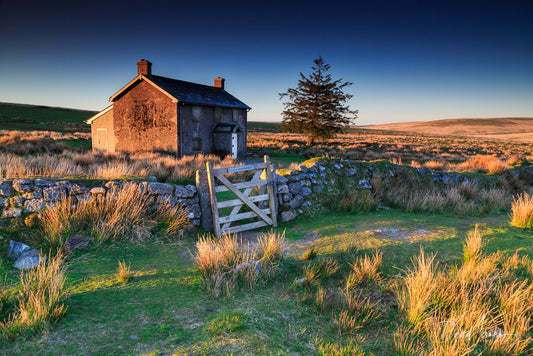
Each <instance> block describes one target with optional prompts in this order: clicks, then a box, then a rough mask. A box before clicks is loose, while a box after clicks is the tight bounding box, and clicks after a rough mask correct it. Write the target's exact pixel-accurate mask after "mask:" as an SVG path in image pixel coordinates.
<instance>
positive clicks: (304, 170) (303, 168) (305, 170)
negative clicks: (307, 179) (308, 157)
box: [300, 166, 309, 173]
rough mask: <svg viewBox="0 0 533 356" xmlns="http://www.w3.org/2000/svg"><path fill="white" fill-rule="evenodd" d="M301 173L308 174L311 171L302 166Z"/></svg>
mask: <svg viewBox="0 0 533 356" xmlns="http://www.w3.org/2000/svg"><path fill="white" fill-rule="evenodd" d="M300 171H302V172H304V173H307V172H308V171H309V169H308V168H307V167H306V166H300Z"/></svg>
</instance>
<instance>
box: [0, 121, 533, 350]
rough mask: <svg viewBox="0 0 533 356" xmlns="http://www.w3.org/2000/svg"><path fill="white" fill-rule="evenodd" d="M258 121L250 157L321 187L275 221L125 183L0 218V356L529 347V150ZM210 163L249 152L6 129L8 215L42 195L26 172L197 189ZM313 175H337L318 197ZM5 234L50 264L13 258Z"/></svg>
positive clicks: (532, 213)
mask: <svg viewBox="0 0 533 356" xmlns="http://www.w3.org/2000/svg"><path fill="white" fill-rule="evenodd" d="M250 126H254V123H250ZM256 127H257V130H254V132H251V133H250V134H249V142H248V147H249V149H250V151H259V152H261V153H266V154H269V155H270V156H271V158H272V159H273V161H275V162H276V163H278V164H279V165H280V166H281V167H285V168H284V169H280V170H279V171H278V172H279V173H280V174H282V175H285V176H286V177H292V178H291V179H293V181H290V183H289V184H287V185H291V184H292V185H291V186H290V187H289V188H290V189H289V191H290V192H294V191H295V190H294V189H297V188H299V189H300V190H303V188H304V187H306V189H308V191H309V190H310V191H313V193H312V194H311V195H310V197H313V199H310V200H309V202H310V204H307V205H306V206H305V207H302V208H301V209H302V213H301V214H300V215H299V216H298V217H297V218H295V219H293V220H291V221H288V222H280V225H279V227H278V228H275V229H273V230H267V229H265V230H257V231H254V232H250V233H247V234H245V235H240V236H226V237H223V238H221V239H213V238H212V237H211V235H210V234H209V233H208V232H207V231H203V230H202V229H200V228H191V227H190V226H189V223H188V221H187V216H184V214H182V213H180V211H181V210H179V209H169V208H166V207H165V206H162V207H161V208H160V209H157V210H155V211H154V210H153V209H149V207H148V206H147V205H146V204H145V201H144V200H143V199H138V196H139V195H138V192H137V191H135V190H128V189H125V190H123V191H122V193H121V192H118V193H117V196H116V199H109V200H107V199H106V200H94V201H86V202H85V201H83V200H79V201H78V203H77V204H76V205H75V206H74V205H73V201H72V200H68V199H65V200H63V201H60V203H58V204H57V205H55V207H53V208H50V209H47V210H43V211H40V212H36V213H33V212H31V213H30V212H28V213H23V214H22V215H21V216H20V217H17V218H10V219H3V220H2V222H1V223H0V277H2V278H0V354H39V353H42V354H54V355H73V354H75V355H84V354H117V355H131V354H148V355H160V354H165V355H167V354H173V355H225V354H247V355H270V354H294V355H469V354H471V355H477V354H481V353H482V354H487V355H530V354H532V352H533V332H532V330H531V326H532V321H533V234H532V228H533V195H532V193H533V186H532V184H533V179H531V175H532V174H533V168H532V167H531V164H530V162H531V161H533V147H532V146H533V145H531V144H528V143H519V142H509V141H501V140H489V139H480V138H467V137H452V136H446V137H443V136H437V135H429V134H415V133H408V132H386V131H379V130H367V129H353V130H350V132H349V133H347V134H345V135H340V136H339V137H337V138H335V139H331V140H327V141H324V142H318V143H316V145H314V146H311V147H309V146H306V138H305V137H304V136H303V135H296V134H282V133H280V132H277V128H276V126H275V125H272V126H270V125H268V124H261V125H257V126H256ZM325 157H326V158H325ZM328 157H329V158H328ZM253 160H254V159H253V158H252V161H253ZM255 160H256V159H255ZM375 160H378V161H375ZM207 161H210V162H212V163H213V165H214V166H215V167H227V166H233V165H239V164H243V163H244V164H245V163H246V162H241V161H237V160H234V159H231V158H228V157H226V158H223V159H221V158H220V157H216V156H213V155H198V156H192V157H183V158H181V159H177V158H175V157H172V156H167V155H162V154H155V153H150V154H137V155H123V154H107V155H106V154H101V153H93V152H91V151H90V142H89V141H88V135H87V134H86V133H81V134H80V133H74V134H71V133H66V134H62V133H60V132H49V131H48V132H45V131H41V132H36V131H33V132H21V131H2V132H0V181H3V180H5V179H6V178H9V179H13V180H12V181H10V182H9V183H4V184H0V190H2V191H0V202H2V204H3V205H2V207H1V208H0V209H4V207H7V206H9V207H14V206H17V204H19V205H20V202H21V201H22V200H25V199H32V198H34V196H33V195H35V194H39V191H38V190H39V187H40V186H38V185H37V184H33V183H26V184H23V183H24V181H22V180H20V181H18V182H16V183H15V180H16V179H17V178H28V177H31V178H32V179H31V180H32V181H33V182H35V181H36V180H37V179H38V177H40V178H41V183H43V184H44V183H46V184H48V188H45V186H42V187H41V189H42V190H43V194H44V190H45V189H49V188H50V187H51V185H54V186H55V185H58V186H60V185H61V184H65V183H64V182H65V181H66V180H68V181H70V180H73V181H75V182H76V183H77V184H79V185H80V186H81V185H85V186H87V187H89V188H91V187H93V186H95V187H97V186H99V185H101V184H103V183H105V182H106V181H102V179H105V180H109V179H113V180H115V181H119V182H126V181H128V180H132V179H133V180H135V181H136V182H137V185H142V184H146V183H139V182H138V181H144V180H149V181H150V183H149V184H152V185H154V186H155V185H157V184H159V183H162V182H169V183H178V184H183V185H185V184H194V174H195V171H196V169H202V168H204V167H205V164H206V162H207ZM391 162H392V163H391ZM322 163H323V164H322ZM320 167H323V168H320ZM441 171H455V172H464V173H461V174H459V173H453V172H449V173H446V172H441ZM305 172H307V173H305ZM309 172H311V173H313V174H320V173H323V175H324V177H323V178H321V179H322V180H323V181H324V180H325V181H326V182H330V183H327V184H324V185H323V187H322V188H321V190H318V189H313V188H315V185H316V184H315V183H313V179H315V180H317V179H318V178H317V177H314V178H313V177H312V176H311V175H309ZM306 174H307V176H306V177H308V178H306V179H300V180H299V181H298V180H295V179H299V178H296V177H302V176H305V175H306ZM154 178H155V179H154ZM238 178H239V177H233V178H232V179H238ZM459 178H460V179H459ZM154 180H157V181H158V182H159V183H155V182H154ZM332 180H334V183H331V182H332ZM298 182H305V184H306V185H304V184H303V183H302V184H300V186H299V187H298V184H293V183H298ZM19 183H20V184H19ZM308 183H309V184H310V185H309V188H307V187H308V186H307V184H308ZM36 186H37V188H36ZM30 188H31V189H30ZM3 189H5V190H3ZM8 189H9V190H10V192H9V193H7V192H6V190H8ZM176 189H177V188H176ZM25 190H27V191H25ZM56 190H57V189H56ZM315 190H316V191H315ZM231 198H232V197H228V196H222V195H219V199H220V200H221V201H222V200H225V199H231ZM278 198H279V197H278ZM288 198H289V199H290V198H291V197H290V196H289V197H288ZM190 199H194V198H190ZM283 199H284V197H283ZM291 201H292V200H290V201H289V202H291ZM71 238H73V239H71ZM10 240H17V241H21V242H24V243H26V244H28V245H30V246H32V247H34V248H37V249H40V250H42V251H43V253H45V254H50V255H49V256H50V263H48V264H42V265H41V266H42V268H39V269H37V270H34V272H29V273H28V272H25V273H21V272H19V271H17V270H15V269H14V268H13V267H12V264H13V261H11V260H9V259H8V257H7V250H8V246H9V244H10ZM67 241H74V242H67ZM79 241H85V242H88V245H87V246H86V247H85V248H83V249H81V250H78V249H76V248H73V247H72V244H73V243H78V242H79ZM57 247H59V250H57Z"/></svg>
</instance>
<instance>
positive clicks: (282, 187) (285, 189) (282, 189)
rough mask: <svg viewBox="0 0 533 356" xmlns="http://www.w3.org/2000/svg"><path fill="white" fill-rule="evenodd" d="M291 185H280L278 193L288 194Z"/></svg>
mask: <svg viewBox="0 0 533 356" xmlns="http://www.w3.org/2000/svg"><path fill="white" fill-rule="evenodd" d="M288 192H289V186H288V185H287V184H282V185H278V194H287V193H288Z"/></svg>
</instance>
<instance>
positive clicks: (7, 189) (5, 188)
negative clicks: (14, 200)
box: [0, 181, 13, 197]
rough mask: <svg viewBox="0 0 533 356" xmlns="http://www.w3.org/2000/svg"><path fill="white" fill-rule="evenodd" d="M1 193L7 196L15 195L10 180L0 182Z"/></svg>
mask: <svg viewBox="0 0 533 356" xmlns="http://www.w3.org/2000/svg"><path fill="white" fill-rule="evenodd" d="M0 195H4V196H7V197H10V196H11V195H13V189H12V188H11V184H10V183H8V182H5V181H4V182H2V183H0Z"/></svg>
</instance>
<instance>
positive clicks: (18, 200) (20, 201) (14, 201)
mask: <svg viewBox="0 0 533 356" xmlns="http://www.w3.org/2000/svg"><path fill="white" fill-rule="evenodd" d="M25 201H26V199H24V197H23V196H22V195H17V196H14V197H12V198H11V199H9V202H10V203H11V205H13V206H16V207H17V208H20V207H22V206H23V205H24V202H25Z"/></svg>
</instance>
